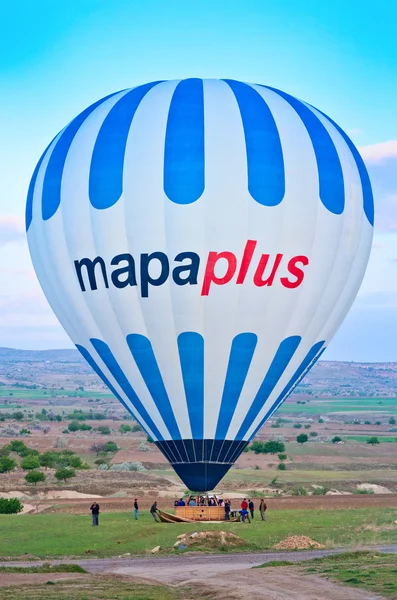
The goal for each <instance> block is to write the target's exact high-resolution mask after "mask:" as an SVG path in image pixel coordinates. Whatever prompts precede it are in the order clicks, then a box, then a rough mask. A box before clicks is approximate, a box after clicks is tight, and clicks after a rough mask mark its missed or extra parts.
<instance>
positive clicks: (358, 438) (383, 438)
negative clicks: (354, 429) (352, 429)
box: [341, 434, 397, 443]
mask: <svg viewBox="0 0 397 600" xmlns="http://www.w3.org/2000/svg"><path fill="white" fill-rule="evenodd" d="M341 437H342V439H343V440H347V441H349V442H361V443H366V442H367V440H369V438H371V437H373V436H372V435H342V436H341ZM375 437H377V438H378V440H379V442H380V443H382V442H394V443H396V442H397V434H394V435H379V434H376V436H375Z"/></svg>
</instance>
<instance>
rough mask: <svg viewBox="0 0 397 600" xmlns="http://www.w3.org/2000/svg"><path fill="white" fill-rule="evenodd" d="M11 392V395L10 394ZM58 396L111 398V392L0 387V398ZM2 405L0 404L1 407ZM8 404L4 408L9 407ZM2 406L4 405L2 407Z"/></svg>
mask: <svg viewBox="0 0 397 600" xmlns="http://www.w3.org/2000/svg"><path fill="white" fill-rule="evenodd" d="M10 393H12V396H10ZM59 396H68V397H73V398H113V396H112V394H108V393H104V392H88V391H87V392H85V391H84V392H81V391H77V390H56V389H54V390H51V389H47V390H42V389H37V390H31V389H25V388H5V387H0V398H5V397H9V398H25V399H27V400H28V399H29V398H40V399H41V398H54V397H59ZM1 406H2V405H0V407H1ZM9 407H10V405H8V406H7V407H6V408H9ZM3 408H4V407H3Z"/></svg>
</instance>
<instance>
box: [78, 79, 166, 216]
mask: <svg viewBox="0 0 397 600" xmlns="http://www.w3.org/2000/svg"><path fill="white" fill-rule="evenodd" d="M158 83H161V82H160V81H153V82H151V83H147V84H145V85H140V86H139V87H136V88H134V89H132V90H131V91H130V92H128V93H127V94H125V95H124V96H123V97H122V98H120V100H119V101H118V102H116V104H115V105H114V106H113V107H112V108H111V110H110V111H109V113H108V115H107V116H106V118H105V120H104V121H103V123H102V126H101V129H100V130H99V133H98V137H97V139H96V142H95V146H94V150H93V153H92V159H91V168H90V179H89V196H90V202H91V204H92V206H94V208H98V209H104V208H110V207H111V206H113V205H114V204H116V202H117V201H118V200H119V198H120V196H121V194H122V193H123V171H124V155H125V148H126V144H127V138H128V133H129V131H130V127H131V122H132V120H133V118H134V115H135V113H136V110H137V108H138V106H139V104H140V103H141V101H142V100H143V98H144V97H145V95H146V94H147V92H148V91H149V90H150V89H151V88H152V87H154V86H155V85H157V84H158Z"/></svg>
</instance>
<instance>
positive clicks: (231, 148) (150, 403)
mask: <svg viewBox="0 0 397 600" xmlns="http://www.w3.org/2000/svg"><path fill="white" fill-rule="evenodd" d="M373 218H374V215H373V196H372V191H371V184H370V180H369V177H368V174H367V171H366V169H365V166H364V163H363V161H362V159H361V157H360V155H359V153H358V151H357V149H356V148H355V146H354V145H353V143H352V142H351V141H350V139H349V138H348V136H347V135H346V134H345V133H344V132H343V131H342V130H341V129H340V127H339V126H338V125H337V124H336V123H334V122H333V121H332V120H331V119H330V118H329V117H327V116H326V115H325V114H323V113H322V112H320V111H319V110H317V109H315V108H313V107H312V106H311V105H309V104H306V103H305V102H302V101H300V100H297V99H296V98H294V97H292V96H291V95H289V94H287V93H285V92H282V91H280V90H277V89H273V88H271V87H268V86H264V85H258V84H247V83H242V82H239V81H234V80H229V79H224V80H207V79H205V80H201V79H185V80H178V81H155V82H152V83H148V84H146V85H141V86H138V87H135V88H133V89H127V90H123V91H120V92H117V93H114V94H111V95H110V96H107V97H106V98H103V99H102V100H99V101H98V102H96V103H95V104H93V105H92V106H90V107H89V108H87V109H86V110H85V111H83V112H82V113H81V114H80V115H79V116H77V117H76V118H75V119H74V120H73V121H71V122H70V123H69V125H67V126H66V127H65V128H64V129H63V130H62V131H61V132H60V133H59V134H58V135H57V136H56V137H55V138H54V139H53V141H52V142H51V143H50V145H49V146H48V148H47V149H46V150H45V152H44V154H43V155H42V157H41V158H40V160H39V162H38V164H37V167H36V169H35V171H34V174H33V177H32V180H31V183H30V187H29V191H28V198H27V207H26V227H27V235H28V241H29V248H30V252H31V257H32V260H33V264H34V267H35V270H36V273H37V276H38V279H39V281H40V284H41V286H42V288H43V290H44V293H45V295H46V297H47V299H48V301H49V303H50V305H51V307H52V309H53V310H54V312H55V314H56V315H57V317H58V319H59V321H60V322H61V324H62V325H63V327H64V328H65V330H66V332H67V333H68V334H69V336H70V337H71V339H72V340H73V342H74V343H75V345H76V347H77V348H78V350H79V351H80V352H81V354H82V355H83V357H84V358H85V359H86V360H87V362H88V363H89V364H90V365H91V367H92V368H93V369H94V371H95V372H96V373H97V374H98V375H99V377H100V378H101V379H102V380H103V381H104V382H105V384H106V385H107V386H108V387H109V388H110V390H111V391H112V393H113V394H114V395H115V396H116V397H117V398H118V399H119V400H120V402H122V404H123V405H124V406H125V408H126V409H127V410H128V411H129V412H130V413H131V414H132V415H133V416H134V418H135V419H136V420H137V421H138V422H139V423H140V424H141V425H142V427H143V428H144V429H145V430H146V432H147V433H148V434H149V435H150V436H151V437H152V438H153V440H154V442H155V444H156V445H157V447H158V448H159V449H160V450H161V452H163V454H164V455H165V456H166V458H167V459H168V460H169V462H170V463H171V465H172V466H173V467H174V469H175V471H176V472H177V473H178V475H179V476H180V477H181V478H182V480H183V481H184V482H185V484H186V486H187V487H188V488H189V489H191V490H197V491H208V490H211V489H213V488H214V487H215V486H216V485H217V484H218V482H219V481H220V480H221V478H222V477H223V476H224V474H225V473H226V472H227V471H228V469H229V468H230V466H231V465H232V464H233V463H234V462H235V461H236V459H237V458H238V456H239V455H240V453H241V452H242V451H243V450H244V448H245V447H246V446H247V444H248V443H249V441H250V440H251V439H252V438H253V436H255V434H256V432H257V431H258V430H259V429H260V428H261V427H262V425H263V424H264V423H265V422H266V421H267V420H268V419H269V418H270V417H271V416H272V414H273V413H274V412H275V411H276V410H277V408H278V407H279V406H280V404H281V403H282V402H283V401H284V400H285V399H286V398H287V397H288V395H289V394H290V393H291V392H292V390H293V389H294V387H295V386H296V385H297V384H298V383H299V382H300V380H301V379H302V378H303V377H304V376H305V374H306V373H307V372H308V370H309V369H310V368H311V367H312V366H313V364H314V363H315V362H316V361H317V360H318V358H319V357H320V356H321V354H322V353H323V351H324V350H325V348H326V346H327V344H328V342H329V341H330V339H331V338H332V336H333V335H334V334H335V332H336V330H337V329H338V327H339V326H340V324H341V322H342V321H343V319H344V317H345V316H346V314H347V312H348V310H349V308H350V306H351V304H352V302H353V300H354V298H355V296H356V293H357V291H358V289H359V286H360V283H361V280H362V278H363V275H364V272H365V268H366V265H367V261H368V257H369V252H370V247H371V241H372V234H373Z"/></svg>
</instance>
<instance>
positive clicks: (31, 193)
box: [25, 136, 56, 231]
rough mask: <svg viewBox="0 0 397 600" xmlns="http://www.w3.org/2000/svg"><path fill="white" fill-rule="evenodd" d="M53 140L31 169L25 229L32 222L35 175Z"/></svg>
mask: <svg viewBox="0 0 397 600" xmlns="http://www.w3.org/2000/svg"><path fill="white" fill-rule="evenodd" d="M55 137H56V136H55ZM54 140H55V138H54V139H53V140H52V141H51V142H50V143H49V144H48V146H47V148H46V149H45V150H44V152H43V154H42V155H41V157H40V160H39V162H38V163H37V165H36V168H35V170H34V171H33V175H32V179H31V180H30V184H29V189H28V196H27V199H26V212H25V223H26V231H27V230H28V229H29V226H30V224H31V222H32V218H33V196H34V188H35V186H36V179H37V175H38V174H39V170H40V167H41V163H42V162H43V160H44V157H45V155H46V153H47V150H48V148H49V147H50V146H51V144H52V142H53V141H54Z"/></svg>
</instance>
